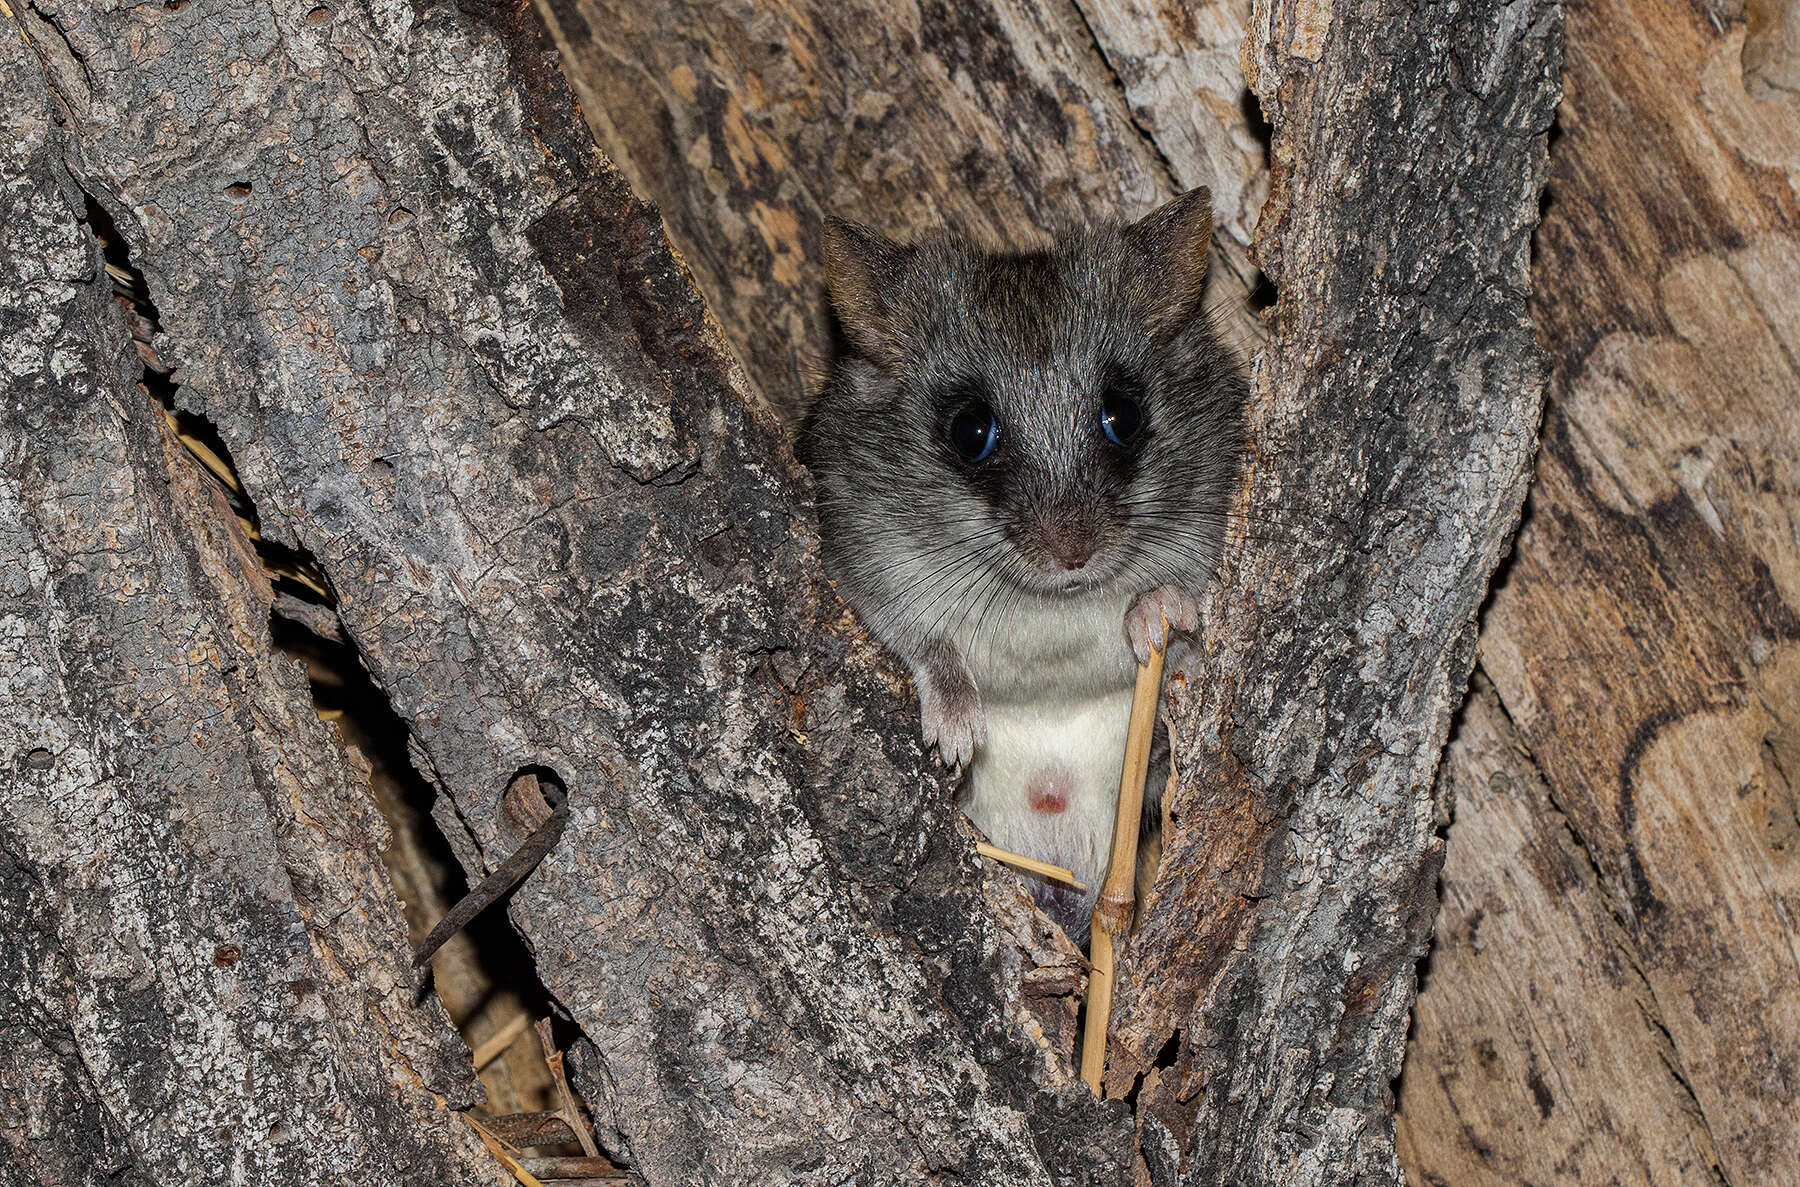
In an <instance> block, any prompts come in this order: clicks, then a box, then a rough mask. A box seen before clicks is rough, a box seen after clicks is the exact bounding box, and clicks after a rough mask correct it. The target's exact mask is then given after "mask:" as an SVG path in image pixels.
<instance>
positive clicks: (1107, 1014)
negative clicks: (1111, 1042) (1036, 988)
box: [1081, 619, 1169, 1095]
mask: <svg viewBox="0 0 1800 1187" xmlns="http://www.w3.org/2000/svg"><path fill="white" fill-rule="evenodd" d="M1168 641H1169V623H1168V620H1167V619H1164V620H1163V625H1162V639H1161V640H1160V641H1159V642H1158V643H1157V644H1156V645H1155V646H1154V647H1152V648H1151V649H1150V662H1148V663H1145V664H1139V665H1138V674H1137V686H1136V687H1135V688H1134V689H1133V690H1132V694H1131V725H1130V728H1129V729H1128V730H1127V732H1126V735H1125V765H1124V768H1123V769H1122V770H1121V771H1120V772H1119V810H1118V813H1117V815H1116V816H1115V817H1114V818H1113V843H1112V861H1111V863H1110V864H1109V865H1108V866H1107V869H1106V881H1105V882H1103V883H1101V886H1100V898H1099V900H1098V901H1096V902H1095V904H1094V917H1093V922H1092V926H1091V927H1090V928H1089V938H1088V961H1089V963H1091V964H1092V965H1093V966H1094V971H1093V972H1092V973H1091V974H1089V976H1088V992H1087V1023H1086V1025H1085V1026H1084V1027H1083V1028H1082V1035H1081V1078H1082V1079H1083V1080H1085V1081H1086V1082H1087V1086H1088V1087H1089V1088H1092V1089H1093V1090H1094V1092H1095V1094H1096V1095H1098V1094H1099V1092H1100V1079H1101V1075H1102V1073H1103V1072H1104V1071H1105V1070H1106V1027H1107V1023H1108V1022H1109V1021H1110V1020H1111V1017H1112V991H1113V936H1114V935H1116V934H1117V933H1119V932H1122V931H1124V930H1125V927H1126V925H1127V924H1129V923H1130V922H1131V908H1132V904H1133V903H1134V902H1135V900H1136V895H1137V850H1138V829H1139V826H1140V824H1141V823H1142V820H1143V816H1144V777H1145V776H1146V775H1147V774H1149V772H1150V738H1151V735H1152V734H1153V733H1154V732H1155V729H1156V694H1157V693H1158V691H1160V690H1161V688H1162V670H1163V649H1164V648H1165V647H1166V646H1167V645H1168Z"/></svg>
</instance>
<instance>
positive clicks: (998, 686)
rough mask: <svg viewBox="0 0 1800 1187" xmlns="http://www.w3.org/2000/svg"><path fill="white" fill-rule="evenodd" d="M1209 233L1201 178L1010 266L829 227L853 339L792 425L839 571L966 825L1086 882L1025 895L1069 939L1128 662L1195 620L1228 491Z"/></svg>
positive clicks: (1237, 412) (1238, 401) (1079, 919)
mask: <svg viewBox="0 0 1800 1187" xmlns="http://www.w3.org/2000/svg"><path fill="white" fill-rule="evenodd" d="M1211 235H1212V209H1211V195H1210V194H1209V193H1208V191H1206V190H1205V189H1197V190H1192V191H1189V192H1188V193H1186V194H1183V195H1182V196H1181V197H1179V198H1176V199H1175V200H1173V201H1171V202H1169V203H1168V204H1167V205H1165V206H1163V207H1161V208H1160V209H1158V210H1156V211H1154V212H1153V213H1151V214H1149V215H1148V216H1146V217H1145V218H1143V219H1142V220H1141V221H1139V222H1136V223H1132V224H1131V225H1129V226H1124V227H1119V226H1109V227H1097V228H1092V229H1089V230H1085V231H1081V232H1078V233H1075V234H1073V235H1071V236H1068V237H1066V238H1065V239H1063V240H1062V241H1061V242H1059V243H1058V244H1057V245H1056V246H1055V247H1053V248H1050V249H1047V250H1043V251H1034V252H1026V253H1019V254H995V253H990V252H985V251H981V250H978V249H976V248H973V247H970V246H968V245H966V244H962V243H958V242H954V241H951V240H948V239H940V240H932V241H927V242H923V243H919V244H916V245H911V246H904V245H901V244H897V243H895V242H893V241H891V240H888V239H886V238H884V237H882V236H881V235H879V234H877V233H875V232H874V231H871V230H869V229H867V228H865V227H862V226H859V225H857V224H855V223H849V222H844V221H841V220H831V221H829V222H828V223H827V224H826V227H825V235H824V255H825V265H826V274H827V284H828V287H829V289H830V293H831V300H832V304H833V307H834V308H835V310H836V311H837V315H838V318H839V320H840V321H841V322H842V324H843V328H844V330H845V332H846V334H847V336H848V339H849V342H850V344H851V346H852V348H853V350H852V352H851V353H850V354H849V355H848V357H846V358H844V359H842V360H840V361H839V362H838V364H837V365H836V366H835V368H834V370H833V373H832V375H831V378H830V380H829V382H828V383H827V385H826V387H825V389H824V391H823V392H822V393H821V395H820V397H819V399H818V401H817V403H816V405H815V406H814V408H813V410H812V413H811V415H810V417H809V418H808V421H807V424H806V426H805V429H804V431H803V433H802V435H801V445H802V451H803V454H804V457H805V460H806V461H807V463H808V465H809V466H810V467H811V469H812V471H813V473H814V475H815V476H816V478H817V480H818V487H819V495H820V514H821V519H822V527H823V534H824V545H825V560H826V566H827V570H828V571H829V572H830V573H831V575H832V577H833V578H834V579H835V581H836V582H837V585H838V589H839V590H840V591H841V592H842V593H843V595H844V597H845V598H846V599H847V600H848V601H849V602H850V604H851V605H852V606H853V607H854V608H855V610H856V612H857V614H858V615H859V616H860V617H861V619H862V621H863V623H864V624H865V625H866V626H867V627H868V629H869V630H870V631H871V632H872V633H874V634H875V635H876V637H878V638H879V639H881V640H882V641H883V642H884V643H886V644H887V646H888V647H889V648H891V649H892V650H893V651H894V652H895V653H896V654H897V655H899V656H900V658H902V659H903V660H905V661H906V662H907V664H908V665H909V666H910V667H911V668H912V672H913V677H914V680H915V681H916V682H917V684H918V689H919V700H920V710H921V717H922V720H923V727H924V736H925V740H926V742H927V743H928V744H935V745H936V746H937V747H938V750H939V753H940V754H941V755H942V757H943V759H944V761H945V762H947V763H952V764H963V765H968V766H969V767H970V789H969V795H968V799H967V801H966V803H965V810H966V811H967V812H968V814H969V816H970V818H971V819H973V820H974V822H975V823H976V825H978V826H979V827H980V828H981V829H982V831H984V832H985V833H987V835H988V837H989V839H990V840H992V841H993V842H994V843H995V844H996V845H999V846H1000V847H1002V848H1004V849H1009V850H1012V851H1013V852H1016V853H1021V854H1024V855H1025V856H1027V857H1034V858H1038V859H1040V860H1043V861H1048V862H1051V863H1053V864H1055V865H1061V866H1066V867H1068V868H1069V869H1071V870H1073V871H1074V873H1075V876H1076V877H1077V878H1079V879H1081V880H1082V881H1084V882H1086V883H1087V884H1088V888H1089V889H1088V891H1087V893H1086V894H1077V893H1075V892H1073V891H1068V890H1064V889H1060V888H1054V887H1052V886H1051V885H1050V884H1049V883H1041V884H1040V885H1039V886H1038V887H1037V888H1036V889H1037V897H1038V899H1039V902H1040V903H1041V904H1042V905H1043V906H1044V907H1045V909H1046V910H1047V911H1048V912H1049V913H1050V914H1051V916H1052V917H1053V918H1055V919H1056V920H1057V921H1058V922H1059V923H1061V924H1062V925H1063V927H1064V928H1065V929H1066V930H1067V931H1069V933H1070V934H1071V935H1074V936H1076V937H1077V938H1080V937H1083V936H1085V935H1086V933H1087V926H1088V915H1089V912H1090V910H1091V907H1092V904H1093V898H1094V895H1095V894H1096V893H1097V892H1098V888H1099V885H1100V881H1101V878H1102V877H1103V876H1104V874H1105V872H1106V871H1105V864H1106V860H1107V852H1108V847H1109V845H1110V843H1111V836H1112V822H1113V812H1114V805H1115V802H1116V798H1117V794H1118V781H1119V770H1120V765H1121V760H1122V755H1123V752H1124V741H1125V732H1126V724H1127V719H1128V718H1129V715H1130V704H1131V689H1132V684H1133V680H1134V678H1135V674H1136V662H1135V661H1136V660H1137V659H1141V658H1146V657H1147V656H1148V654H1149V647H1150V643H1151V639H1152V633H1151V632H1152V630H1153V629H1159V628H1160V626H1161V622H1160V620H1161V618H1162V617H1164V616H1166V617H1167V619H1168V621H1169V622H1170V623H1171V624H1172V625H1173V626H1174V627H1175V628H1176V629H1178V630H1184V631H1191V630H1193V629H1194V628H1195V626H1196V625H1197V621H1196V609H1195V600H1194V598H1195V594H1196V593H1197V592H1198V591H1199V589H1200V587H1201V585H1202V583H1203V582H1204V581H1205V580H1206V578H1207V576H1208V574H1209V573H1210V571H1211V569H1212V566H1213V565H1214V563H1215V562H1216V560H1217V559H1218V555H1219V549H1220V546H1221V543H1222V541H1223V539H1224V534H1225V533H1224V529H1225V519H1226V509H1227V504H1228V501H1229V498H1230V493H1231V490H1232V488H1233V486H1234V485H1235V484H1236V481H1237V474H1238V467H1239V458H1240V453H1241V448H1242V447H1241V419H1242V407H1243V402H1244V397H1245V387H1244V382H1243V379H1242V377H1241V375H1240V374H1239V372H1238V368H1237V366H1236V363H1235V361H1234V360H1233V359H1232V357H1231V355H1230V354H1229V353H1228V352H1227V350H1226V349H1225V347H1224V346H1223V345H1222V344H1221V343H1220V342H1219V340H1218V338H1217V336H1216V335H1215V333H1214V332H1213V330H1212V328H1211V326H1210V325H1209V324H1208V323H1207V320H1206V318H1205V317H1204V316H1203V314H1202V311H1201V307H1200V297H1201V290H1202V287H1203V283H1204V280H1205V275H1206V259H1207V248H1208V243H1209V240H1210V238H1211ZM1134 653H1135V655H1134ZM1158 790H1159V789H1157V788H1154V787H1153V788H1151V789H1150V792H1151V794H1152V796H1154V795H1155V793H1156V792H1157V791H1158Z"/></svg>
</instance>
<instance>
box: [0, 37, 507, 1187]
mask: <svg viewBox="0 0 1800 1187" xmlns="http://www.w3.org/2000/svg"><path fill="white" fill-rule="evenodd" d="M8 15H9V16H10V15H11V14H8ZM27 29H28V30H29V34H28V35H27V33H26V30H27ZM54 36H55V33H54V30H53V29H52V28H51V27H50V26H49V25H48V24H46V23H44V22H42V21H35V20H34V21H31V22H30V23H29V24H23V25H22V23H20V22H17V21H16V20H14V19H8V20H7V21H5V22H4V23H0V74H4V76H5V77H6V78H7V79H8V80H11V81H10V82H9V84H8V85H7V86H6V87H5V88H0V128H3V129H4V134H3V135H0V259H3V261H4V263H3V265H0V337H3V339H4V351H3V352H0V388H3V390H4V398H5V405H4V409H5V410H4V414H3V415H4V422H5V431H4V435H3V437H0V440H3V441H4V448H5V451H6V464H5V468H4V472H3V475H0V556H4V557H5V562H6V563H5V566H4V572H5V578H4V583H3V588H0V623H4V629H3V630H0V688H3V689H4V693H3V697H0V700H3V701H4V706H5V711H4V712H3V713H0V756H4V762H5V775H4V783H5V794H4V796H0V918H3V919H4V920H5V927H4V936H5V938H4V942H0V1152H3V1153H0V1182H6V1183H9V1184H10V1183H44V1184H52V1183H54V1184H76V1183H131V1184H148V1183H193V1182H202V1181H211V1180H213V1179H215V1178H222V1177H224V1176H225V1175H227V1174H231V1175H235V1176H237V1177H239V1178H240V1179H241V1180H243V1181H249V1182H257V1183H267V1184H282V1185H286V1184H309V1183H319V1184H324V1183H343V1182H375V1181H393V1180H395V1179H402V1180H414V1179H417V1180H429V1181H433V1182H442V1183H453V1184H476V1183H482V1182H488V1181H491V1176H490V1175H488V1174H486V1173H484V1172H483V1169H482V1159H483V1158H485V1155H484V1154H483V1153H482V1152H481V1149H480V1147H479V1145H477V1144H476V1143H475V1142H474V1140H473V1135H472V1134H471V1133H469V1131H468V1130H467V1129H466V1127H464V1126H463V1125H462V1124H461V1123H460V1122H458V1121H457V1120H456V1118H454V1117H453V1116H451V1115H450V1114H449V1113H448V1112H446V1111H445V1108H444V1106H445V1104H446V1103H449V1104H450V1105H452V1106H461V1105H466V1104H467V1103H468V1102H469V1100H471V1099H472V1096H473V1080H472V1078H471V1076H470V1074H469V1069H468V1063H467V1059H466V1057H465V1054H464V1052H463V1050H462V1049H461V1044H460V1043H459V1042H458V1040H457V1038H456V1035H455V1033H454V1032H453V1031H451V1030H450V1029H449V1028H448V1026H447V1025H446V1020H445V1019H444V1016H443V1014H442V1012H441V1011H440V1010H439V1009H438V1008H437V1007H436V1005H435V1003H427V1004H424V1005H416V1004H415V1001H414V986H413V983H412V978H411V976H410V974H409V970H408V968H407V961H406V953H405V950H404V947H403V946H402V945H401V944H400V943H398V942H397V939H398V938H399V937H401V936H403V935H404V931H403V925H402V924H401V922H400V915H399V911H398V908H397V906H396V904H395V902H394V898H393V895H392V893H391V891H390V890H389V888H388V883H387V879H386V877H385V875H384V874H383V873H382V869H381V863H380V857H379V852H378V851H379V847H380V845H381V844H382V842H383V840H384V839H385V828H384V826H383V824H382V822H381V818H380V816H379V815H377V814H376V813H375V811H374V810H373V808H372V806H371V804H370V803H369V800H368V791H367V786H366V782H365V781H366V777H367V769H366V768H365V767H362V766H360V765H359V764H358V763H357V762H355V761H351V760H347V757H346V755H345V754H344V752H343V751H341V750H340V749H339V747H338V745H337V743H336V741H335V739H334V737H333V730H332V728H331V727H330V726H329V725H326V724H324V723H323V722H321V721H319V719H318V718H317V716H316V715H315V714H314V712H313V709H312V704H311V700H310V698H309V696H308V694H307V690H306V683H305V679H304V677H303V676H302V675H301V673H300V671H299V668H298V666H297V665H296V664H295V663H293V661H291V660H288V659H286V658H285V657H281V656H278V655H274V654H272V651H271V648H270V642H269V603H270V600H271V597H272V591H271V589H270V586H269V582H268V579H267V578H266V576H265V575H264V572H263V568H262V565H261V563H260V562H259V561H258V560H257V558H256V555H255V553H254V552H253V550H252V548H251V545H250V542H249V540H248V539H246V537H245V536H244V533H243V532H242V530H241V529H240V528H239V526H238V523H237V521H236V519H235V517H234V516H233V515H232V513H231V511H230V508H229V507H228V506H227V505H226V503H225V501H224V499H223V498H222V497H221V495H220V493H219V491H218V489H217V488H216V486H215V485H214V484H213V483H212V482H211V480H210V479H208V478H207V477H205V476H204V475H203V474H202V472H201V471H200V469H199V467H198V466H197V465H196V464H195V463H194V462H193V460H192V459H191V458H190V457H189V456H188V455H187V453H186V452H185V451H184V450H183V448H182V447H181V446H180V445H179V444H178V443H177V442H176V440H175V438H174V436H173V435H172V434H171V433H170V432H169V431H168V429H167V428H166V426H165V422H164V417H163V414H162V411H161V410H160V409H159V408H158V407H157V406H156V405H155V403H154V402H153V401H152V400H151V399H150V398H149V397H148V395H147V394H146V393H145V391H144V389H143V387H142V386H141V380H142V378H143V376H144V374H145V367H144V363H143V361H142V360H141V359H140V358H139V357H138V354H137V352H136V351H135V350H133V348H132V339H131V336H130V334H128V333H127V332H126V328H125V323H124V321H123V320H122V318H121V317H120V315H119V311H118V309H117V308H116V307H115V306H114V305H113V303H112V301H111V299H110V293H111V288H110V285H109V283H108V280H107V274H106V271H105V269H104V266H103V263H102V259H101V255H100V251H99V249H98V247H97V245H96V243H95V240H94V238H93V237H92V236H91V235H90V234H89V233H88V231H87V229H86V227H85V226H84V223H85V221H86V220H87V218H88V212H87V208H86V202H85V200H84V195H83V193H82V190H81V189H80V188H79V183H78V182H77V181H76V180H75V178H74V177H73V176H72V175H71V173H70V172H69V171H68V168H67V161H68V160H69V156H70V154H71V153H72V151H73V150H74V147H75V146H74V144H73V143H72V142H71V140H70V139H69V137H68V136H67V134H66V133H65V132H64V131H63V129H62V128H61V127H60V126H59V118H58V117H59V115H63V114H66V109H59V107H58V105H57V104H56V103H55V101H54V100H53V98H52V95H51V93H50V90H49V89H48V88H47V87H46V86H45V81H44V79H45V74H44V70H43V68H42V66H43V58H42V57H40V56H39V55H45V56H49V57H51V58H52V59H53V65H55V64H61V65H63V66H66V65H67V64H68V61H69V59H68V57H67V55H66V51H65V53H64V54H60V55H59V54H57V52H56V50H55V49H54V47H53V45H52V46H51V47H46V45H45V41H46V38H47V37H54ZM446 1098H448V1101H446Z"/></svg>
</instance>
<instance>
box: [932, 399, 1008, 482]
mask: <svg viewBox="0 0 1800 1187" xmlns="http://www.w3.org/2000/svg"><path fill="white" fill-rule="evenodd" d="M934 400H935V403H936V404H937V406H938V409H939V417H938V422H939V424H940V426H941V433H942V436H943V440H944V444H946V445H947V446H949V448H950V451H951V452H952V453H954V454H955V455H956V456H957V457H958V458H959V459H961V460H962V461H963V462H965V463H967V464H968V465H972V466H975V465H980V464H981V463H983V462H985V461H987V460H989V459H990V458H992V457H993V456H994V451H995V450H996V449H997V448H998V447H999V445H1000V420H999V417H997V416H996V415H995V414H994V406H993V403H992V402H991V401H990V399H989V398H988V393H987V388H986V385H985V384H983V383H981V382H980V381H979V380H974V379H960V380H957V381H955V382H953V383H949V384H946V385H944V386H943V387H942V388H941V389H939V390H938V392H937V394H936V396H935V397H934Z"/></svg>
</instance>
